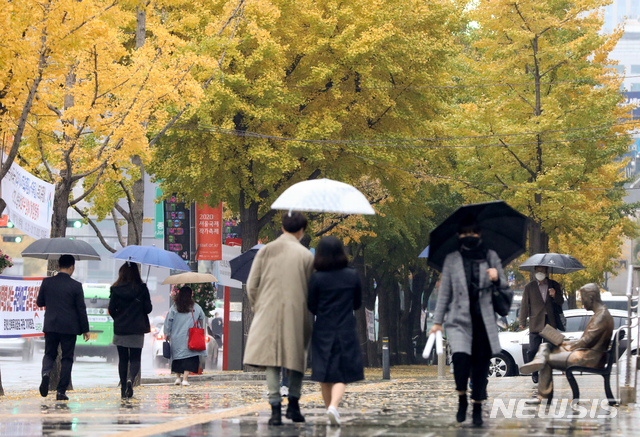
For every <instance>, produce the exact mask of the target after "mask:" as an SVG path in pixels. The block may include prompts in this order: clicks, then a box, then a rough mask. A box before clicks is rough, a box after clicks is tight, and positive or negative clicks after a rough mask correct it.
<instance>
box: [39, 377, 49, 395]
mask: <svg viewBox="0 0 640 437" xmlns="http://www.w3.org/2000/svg"><path fill="white" fill-rule="evenodd" d="M48 394H49V375H47V374H44V375H42V381H41V382H40V396H42V397H43V398H46V397H47V395H48Z"/></svg>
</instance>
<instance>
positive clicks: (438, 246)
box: [427, 201, 527, 270]
mask: <svg viewBox="0 0 640 437" xmlns="http://www.w3.org/2000/svg"><path fill="white" fill-rule="evenodd" d="M468 216H473V217H475V221H476V223H477V224H478V226H480V228H481V229H482V241H483V243H484V246H485V247H486V248H487V249H492V250H494V251H496V253H497V254H498V256H499V257H500V259H501V260H502V264H503V265H506V264H508V263H510V262H511V261H513V260H514V259H516V258H517V257H519V256H520V255H522V254H523V253H524V252H525V250H526V243H527V217H525V216H524V215H522V214H520V213H519V212H518V211H516V210H515V209H513V208H511V207H510V206H509V205H507V204H506V203H505V202H503V201H498V202H487V203H476V204H472V205H465V206H461V207H460V208H458V209H457V210H456V211H455V212H454V213H453V214H451V215H450V216H449V217H447V219H446V220H445V221H444V222H442V223H441V224H440V225H439V226H438V227H437V228H435V229H434V230H433V231H431V234H430V244H429V258H428V261H427V264H428V265H429V266H431V267H433V268H434V269H436V270H442V264H443V263H444V259H445V257H446V256H447V255H448V254H449V253H451V252H453V251H455V250H458V228H459V226H460V223H461V222H462V221H463V220H465V219H467V217H468Z"/></svg>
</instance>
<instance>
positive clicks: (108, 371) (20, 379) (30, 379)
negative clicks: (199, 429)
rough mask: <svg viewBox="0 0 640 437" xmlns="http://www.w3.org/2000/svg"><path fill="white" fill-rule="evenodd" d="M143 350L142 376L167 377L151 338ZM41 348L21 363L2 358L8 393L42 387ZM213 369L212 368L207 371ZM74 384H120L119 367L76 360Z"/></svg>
mask: <svg viewBox="0 0 640 437" xmlns="http://www.w3.org/2000/svg"><path fill="white" fill-rule="evenodd" d="M146 337H147V338H145V345H144V348H143V349H142V377H143V378H149V377H153V376H155V375H168V374H169V373H170V372H169V369H168V368H155V367H154V365H153V361H152V356H151V354H152V349H151V339H150V335H147V336H146ZM42 355H43V351H42V349H41V348H39V347H36V350H35V352H34V355H33V360H31V361H25V362H23V361H22V358H20V357H4V356H0V371H1V372H2V386H3V387H4V389H5V390H36V389H37V388H38V386H39V385H40V371H41V368H42ZM207 370H211V369H207ZM72 382H73V386H74V388H77V389H82V388H95V387H108V386H117V385H118V382H119V381H118V364H117V363H107V362H106V359H105V358H101V357H77V359H76V362H75V363H74V364H73V371H72Z"/></svg>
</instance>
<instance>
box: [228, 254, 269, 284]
mask: <svg viewBox="0 0 640 437" xmlns="http://www.w3.org/2000/svg"><path fill="white" fill-rule="evenodd" d="M262 246H264V244H256V245H255V246H253V247H252V248H251V249H249V250H247V251H246V252H245V253H243V254H241V255H238V256H236V257H235V258H233V259H232V260H230V261H229V265H230V266H231V279H235V280H236V281H240V282H242V283H243V284H246V283H247V278H249V271H251V264H253V259H254V258H255V257H256V254H257V253H258V250H260V248H261V247H262Z"/></svg>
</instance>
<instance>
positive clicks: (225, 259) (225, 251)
mask: <svg viewBox="0 0 640 437" xmlns="http://www.w3.org/2000/svg"><path fill="white" fill-rule="evenodd" d="M241 253H242V251H241V250H240V246H227V245H223V246H222V261H216V268H215V273H214V276H215V277H216V278H217V279H218V284H219V285H224V286H225V287H231V288H242V282H240V281H236V280H235V279H231V265H230V264H229V261H230V260H232V259H233V258H235V257H236V256H239V255H240V254H241ZM226 299H227V296H225V300H226Z"/></svg>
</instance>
